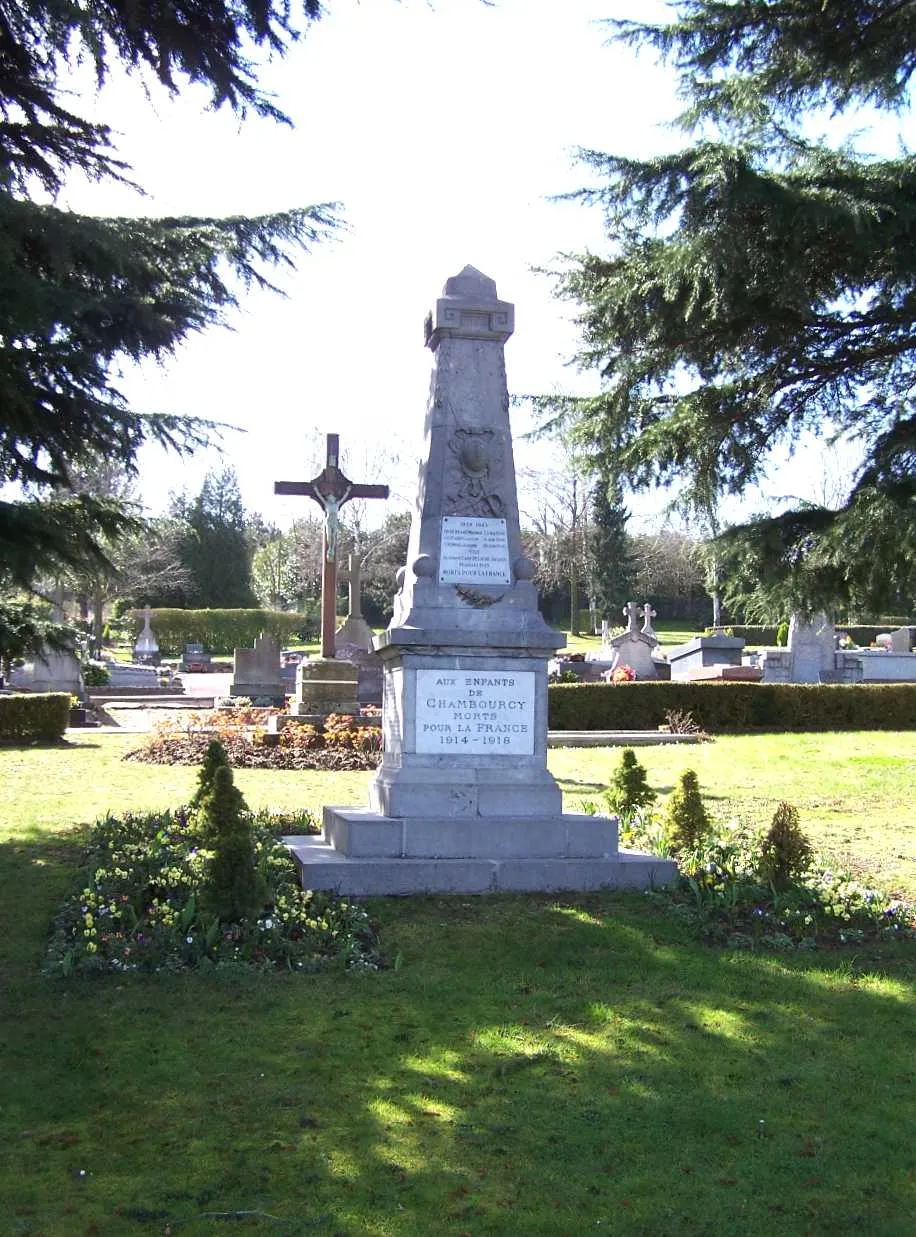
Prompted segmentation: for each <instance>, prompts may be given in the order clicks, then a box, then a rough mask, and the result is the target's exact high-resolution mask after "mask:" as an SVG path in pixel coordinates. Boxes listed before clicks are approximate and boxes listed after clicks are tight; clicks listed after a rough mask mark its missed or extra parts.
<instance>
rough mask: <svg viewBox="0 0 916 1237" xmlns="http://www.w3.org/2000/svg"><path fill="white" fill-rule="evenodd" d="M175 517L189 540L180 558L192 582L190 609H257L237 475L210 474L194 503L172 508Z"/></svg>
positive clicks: (225, 471) (226, 472)
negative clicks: (184, 525)
mask: <svg viewBox="0 0 916 1237" xmlns="http://www.w3.org/2000/svg"><path fill="white" fill-rule="evenodd" d="M179 514H182V515H183V517H184V522H185V523H186V526H187V529H188V534H189V535H188V536H187V537H186V538H185V540H184V546H183V554H182V558H183V562H184V565H185V567H186V568H187V570H188V573H189V575H190V578H191V584H190V590H189V591H190V600H191V604H192V605H193V606H196V607H198V608H200V609H208V608H211V607H223V608H227V609H233V608H244V607H246V606H255V605H257V598H256V597H255V595H254V592H253V590H252V587H251V549H250V545H249V539H248V531H247V522H246V518H245V508H244V506H243V504H242V495H241V491H240V490H239V483H238V477H237V476H236V473H235V469H233V468H223V469H221V470H220V471H219V472H215V471H213V470H211V471H210V472H208V473H207V475H206V477H205V478H204V482H203V485H202V486H201V490H200V493H199V494H198V495H197V497H196V498H195V499H194V500H193V501H192V502H190V503H188V502H186V501H181V502H179V503H178V504H177V505H175V506H174V507H173V515H176V516H177V515H179Z"/></svg>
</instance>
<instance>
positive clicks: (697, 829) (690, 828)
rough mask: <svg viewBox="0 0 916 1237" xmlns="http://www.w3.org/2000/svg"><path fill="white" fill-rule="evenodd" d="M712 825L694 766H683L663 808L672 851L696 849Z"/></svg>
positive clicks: (685, 851) (682, 852)
mask: <svg viewBox="0 0 916 1237" xmlns="http://www.w3.org/2000/svg"><path fill="white" fill-rule="evenodd" d="M711 828H712V826H711V824H710V820H709V816H708V815H707V813H706V808H705V807H704V806H703V798H702V796H701V794H700V783H699V781H698V779H697V775H696V773H694V771H693V769H685V770H684V772H683V773H682V774H681V776H680V779H679V781H678V784H677V786H676V787H675V788H674V790H673V791H672V792H671V796H670V797H669V799H668V803H667V805H666V810H665V835H666V837H667V840H668V845H669V847H670V849H671V853H672V854H673V855H683V854H688V853H689V852H691V851H695V850H696V849H697V848H698V847H699V846H700V844H701V843H702V842H703V840H704V838H706V837H707V836H708V835H709V833H710V831H711Z"/></svg>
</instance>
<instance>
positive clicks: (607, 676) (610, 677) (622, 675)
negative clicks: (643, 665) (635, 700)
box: [601, 666, 636, 686]
mask: <svg viewBox="0 0 916 1237" xmlns="http://www.w3.org/2000/svg"><path fill="white" fill-rule="evenodd" d="M601 677H602V678H603V679H604V681H605V683H613V684H614V685H615V686H617V685H618V684H619V683H634V682H635V681H636V671H635V670H634V669H633V667H632V666H615V668H614V669H613V670H605V672H604V674H602V676H601Z"/></svg>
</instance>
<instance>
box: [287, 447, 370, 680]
mask: <svg viewBox="0 0 916 1237" xmlns="http://www.w3.org/2000/svg"><path fill="white" fill-rule="evenodd" d="M339 458H340V436H339V435H338V434H328V442H327V455H326V458H325V465H324V468H323V469H322V470H321V472H320V473H319V474H318V476H317V477H313V478H312V480H311V481H275V482H274V493H275V494H297V495H301V496H303V497H305V498H312V499H314V501H315V502H316V503H317V504H318V506H319V507H320V508H321V509H322V511H323V512H324V534H323V536H322V555H321V560H322V565H321V656H322V657H333V656H334V628H335V626H336V622H337V540H338V534H339V531H340V520H339V512H340V508H341V507H342V506H343V505H344V503H346V502H349V501H350V499H351V498H387V497H388V486H387V485H362V484H359V483H357V482H353V481H350V480H349V478H347V477H345V476H344V474H343V473H342V472H341V470H340V467H339V465H338V460H339Z"/></svg>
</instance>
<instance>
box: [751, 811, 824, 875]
mask: <svg viewBox="0 0 916 1237" xmlns="http://www.w3.org/2000/svg"><path fill="white" fill-rule="evenodd" d="M813 858H814V852H813V851H812V849H811V843H810V842H809V841H808V839H807V838H806V837H805V835H804V833H803V832H802V828H801V825H800V824H799V820H798V809H797V808H794V807H793V806H792V804H791V803H780V804H779V806H778V807H777V809H776V811H775V812H774V813H773V823H772V824H771V825H770V829H769V832H768V833H767V835H766V837H765V838H764V839H763V843H762V844H761V847H760V875H761V876H762V877H763V878H764V880H768V881H769V882H770V883H771V884H772V886H773V888H774V889H788V887H789V885H791V884H792V881H793V880H795V879H796V878H797V877H799V876H803V875H804V874H805V872H807V870H808V868H809V867H810V866H811V860H812V859H813Z"/></svg>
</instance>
